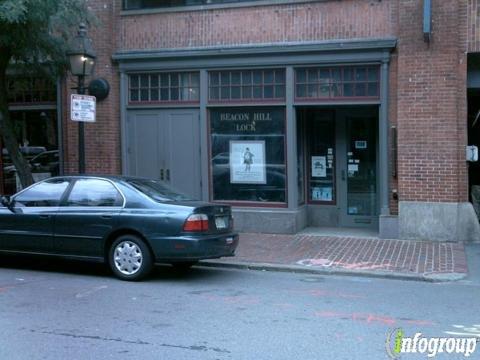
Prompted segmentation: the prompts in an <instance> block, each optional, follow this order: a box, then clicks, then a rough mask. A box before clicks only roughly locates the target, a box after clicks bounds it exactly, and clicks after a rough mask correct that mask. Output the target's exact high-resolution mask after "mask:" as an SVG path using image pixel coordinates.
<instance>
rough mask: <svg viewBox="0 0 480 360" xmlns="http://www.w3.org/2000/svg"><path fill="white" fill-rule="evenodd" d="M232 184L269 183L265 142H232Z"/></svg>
mask: <svg viewBox="0 0 480 360" xmlns="http://www.w3.org/2000/svg"><path fill="white" fill-rule="evenodd" d="M230 183H232V184H266V183H267V175H266V164H265V141H264V140H261V141H236V140H231V141H230Z"/></svg>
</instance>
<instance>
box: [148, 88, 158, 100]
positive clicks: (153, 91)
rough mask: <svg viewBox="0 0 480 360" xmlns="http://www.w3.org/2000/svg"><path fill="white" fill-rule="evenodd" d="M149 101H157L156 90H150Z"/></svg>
mask: <svg viewBox="0 0 480 360" xmlns="http://www.w3.org/2000/svg"><path fill="white" fill-rule="evenodd" d="M150 100H152V101H158V89H152V90H150Z"/></svg>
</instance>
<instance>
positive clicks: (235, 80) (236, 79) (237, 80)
mask: <svg viewBox="0 0 480 360" xmlns="http://www.w3.org/2000/svg"><path fill="white" fill-rule="evenodd" d="M240 80H241V76H240V72H238V71H235V72H232V85H240Z"/></svg>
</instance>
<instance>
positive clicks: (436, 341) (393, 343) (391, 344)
mask: <svg viewBox="0 0 480 360" xmlns="http://www.w3.org/2000/svg"><path fill="white" fill-rule="evenodd" d="M478 340H479V339H477V338H476V337H471V338H460V337H450V338H443V337H431V338H427V337H423V336H422V333H419V332H418V333H416V334H415V335H414V336H413V337H406V336H405V333H404V332H403V330H402V329H395V330H393V331H391V332H390V333H389V334H388V335H387V341H386V347H387V353H388V355H389V356H390V357H391V358H392V359H398V358H400V354H414V353H416V354H426V356H427V357H429V358H433V357H435V356H437V354H440V353H446V354H462V355H463V356H464V357H470V356H471V355H472V354H473V353H474V352H475V349H476V347H477V341H478Z"/></svg>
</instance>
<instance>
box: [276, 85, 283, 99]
mask: <svg viewBox="0 0 480 360" xmlns="http://www.w3.org/2000/svg"><path fill="white" fill-rule="evenodd" d="M275 97H276V98H277V99H283V98H284V97H285V85H277V86H275Z"/></svg>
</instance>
